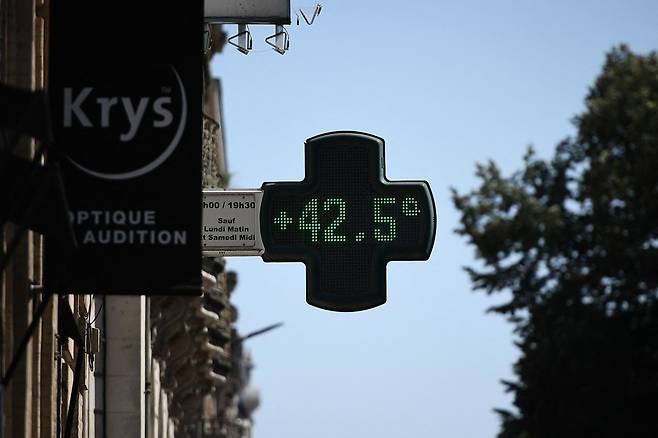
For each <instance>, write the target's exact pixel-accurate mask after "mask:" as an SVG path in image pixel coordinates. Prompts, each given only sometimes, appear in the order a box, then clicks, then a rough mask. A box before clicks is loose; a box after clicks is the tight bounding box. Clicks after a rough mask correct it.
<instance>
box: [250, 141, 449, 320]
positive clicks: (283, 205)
mask: <svg viewBox="0 0 658 438" xmlns="http://www.w3.org/2000/svg"><path fill="white" fill-rule="evenodd" d="M262 189H263V192H264V193H263V202H262V208H261V232H262V237H263V244H264V246H265V254H264V255H263V259H264V260H265V261H267V262H289V261H300V262H304V263H305V264H306V300H307V302H308V303H309V304H311V305H313V306H316V307H321V308H324V309H329V310H338V311H355V310H364V309H369V308H371V307H375V306H378V305H380V304H383V303H384V302H385V301H386V264H387V263H388V262H389V261H392V260H427V259H428V258H429V256H430V253H431V251H432V246H433V244H434V234H435V229H436V213H435V207H434V200H433V198H432V193H431V191H430V187H429V184H428V183H427V182H425V181H396V182H391V181H388V180H387V179H386V176H385V172H384V140H383V139H381V138H379V137H375V136H373V135H370V134H365V133H359V132H332V133H326V134H321V135H318V136H315V137H313V138H310V139H308V140H307V141H306V176H305V178H304V180H303V181H301V182H272V183H265V184H263V187H262Z"/></svg>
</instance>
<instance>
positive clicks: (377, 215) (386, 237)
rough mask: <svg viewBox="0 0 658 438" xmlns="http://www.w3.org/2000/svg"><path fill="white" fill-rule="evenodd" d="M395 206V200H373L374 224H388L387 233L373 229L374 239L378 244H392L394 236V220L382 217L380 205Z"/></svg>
mask: <svg viewBox="0 0 658 438" xmlns="http://www.w3.org/2000/svg"><path fill="white" fill-rule="evenodd" d="M387 204H395V198H375V199H374V222H375V224H388V233H383V232H382V230H380V229H378V228H375V239H377V241H378V242H392V241H393V239H395V235H396V224H395V219H393V218H392V217H391V216H384V215H382V205H387Z"/></svg>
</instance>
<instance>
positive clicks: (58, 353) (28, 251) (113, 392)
mask: <svg viewBox="0 0 658 438" xmlns="http://www.w3.org/2000/svg"><path fill="white" fill-rule="evenodd" d="M48 5H49V3H48V1H45V2H42V1H40V0H2V1H1V2H0V83H2V84H6V85H11V86H14V87H19V88H22V89H26V90H39V89H46V88H47V85H48V76H47V71H48V68H47V66H48V16H49V6H48ZM208 34H209V36H211V37H212V38H210V39H209V41H210V42H211V43H210V45H209V47H206V53H207V57H206V63H207V62H208V61H209V59H210V57H211V56H212V55H213V54H214V53H217V52H219V51H221V49H222V47H223V45H224V41H225V37H224V34H223V33H222V32H221V29H220V28H219V27H212V28H209V29H208ZM200 49H202V48H200ZM200 67H203V68H204V70H205V72H206V74H205V93H206V95H205V96H204V101H205V104H204V126H203V129H204V131H203V144H202V145H199V146H200V154H199V159H201V160H202V162H203V170H204V172H203V178H202V181H201V184H202V186H203V187H207V188H221V187H225V186H226V180H227V178H226V175H227V169H226V160H225V153H224V141H223V134H222V117H221V89H220V83H219V81H218V80H217V79H213V78H211V77H210V74H209V73H208V68H207V65H205V66H200ZM2 104H3V103H2V102H1V101H0V105H2ZM0 128H2V127H0ZM12 134H13V133H12V132H11V131H10V130H8V129H5V128H3V135H2V136H0V137H1V138H0V142H2V143H1V144H2V148H3V149H4V148H6V147H7V143H8V142H7V138H8V137H11V136H12ZM37 145H38V144H37V142H36V141H35V140H34V139H31V138H29V137H21V138H20V141H19V143H18V144H17V147H16V149H15V150H14V152H13V153H14V154H16V155H19V156H22V157H25V158H31V157H32V156H33V154H34V153H35V149H36V146H37ZM1 170H2V168H1V167H0V171H1ZM3 190H9V189H8V188H6V187H5V188H3ZM17 228H18V227H17V226H16V225H14V224H12V223H10V222H9V223H7V224H6V225H5V227H4V230H3V234H2V242H3V245H4V246H3V248H4V250H7V245H8V244H9V242H11V241H12V238H13V236H14V235H15V234H16V233H17ZM18 242H19V243H18V246H17V248H16V251H15V253H14V254H13V256H12V258H11V261H10V263H9V265H8V266H7V268H6V269H5V271H4V273H3V275H2V281H1V284H0V286H1V289H0V330H1V333H0V339H1V342H2V344H1V345H0V371H2V375H3V377H4V376H5V375H6V374H7V372H8V371H9V370H8V368H9V367H10V365H11V364H12V363H13V362H15V363H16V364H17V365H16V366H15V367H14V368H13V372H12V376H11V379H8V380H7V381H6V382H3V383H4V384H3V385H2V386H1V387H0V390H1V391H2V393H1V395H0V399H1V401H2V406H1V408H0V434H1V437H2V438H5V437H6V438H37V437H39V438H40V437H52V438H60V437H80V438H95V437H97V438H105V437H120V438H132V437H135V438H137V437H139V438H142V437H145V438H146V437H148V438H155V437H167V438H171V437H249V436H251V425H252V421H251V419H250V413H251V410H253V408H254V407H255V406H257V404H258V400H257V398H255V397H253V396H251V397H246V396H245V394H244V388H245V387H246V385H247V382H248V379H249V370H250V369H251V366H252V365H251V360H250V358H249V357H248V355H247V354H246V353H245V352H244V350H243V348H242V339H241V337H240V336H239V334H238V332H237V330H236V328H235V321H236V319H237V309H236V308H235V306H233V305H232V304H231V301H230V297H231V293H232V291H233V290H234V288H235V287H236V283H237V276H236V274H235V273H233V272H229V271H227V270H226V266H225V265H226V263H225V260H223V259H222V258H214V257H213V258H204V259H203V272H200V273H199V275H201V276H202V278H203V295H202V296H199V297H180V296H157V297H156V296H153V297H149V296H146V295H143V296H102V295H73V294H71V295H60V296H52V297H46V296H45V295H44V294H43V293H42V292H43V289H42V287H41V285H42V284H43V263H42V261H43V237H42V236H41V235H39V234H38V233H36V232H32V231H28V232H27V233H25V235H24V236H23V237H22V238H21V239H20V240H19V241H18ZM154 275H157V273H156V274H154ZM145 292H148V291H145ZM45 300H47V301H45ZM44 301H45V302H44ZM41 310H43V314H42V315H40V317H39V315H38V312H40V311H41ZM35 320H38V321H39V322H38V324H36V325H35V329H34V331H33V333H32V336H31V337H30V341H29V343H27V345H26V348H25V349H24V351H22V352H21V354H19V355H16V353H17V350H20V346H21V342H22V340H23V339H24V338H25V334H26V333H27V332H28V329H29V327H30V324H31V323H32V322H33V321H35ZM15 357H19V358H20V359H19V360H18V361H14V358H15Z"/></svg>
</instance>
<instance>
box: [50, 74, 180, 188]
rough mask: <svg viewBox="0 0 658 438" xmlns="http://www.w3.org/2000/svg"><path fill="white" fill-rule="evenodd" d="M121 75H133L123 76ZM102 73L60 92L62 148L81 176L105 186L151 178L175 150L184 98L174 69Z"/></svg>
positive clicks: (177, 143) (60, 140) (178, 77)
mask: <svg viewBox="0 0 658 438" xmlns="http://www.w3.org/2000/svg"><path fill="white" fill-rule="evenodd" d="M125 70H131V71H130V72H126V71H125ZM125 70H124V71H111V70H108V71H104V72H103V73H102V74H100V75H98V76H95V78H94V80H91V81H90V80H89V79H87V80H85V86H83V87H64V88H63V90H62V99H61V102H62V107H61V110H62V113H61V125H60V126H61V127H62V130H61V131H60V132H61V134H62V135H61V136H60V139H59V144H60V147H64V148H65V150H64V151H63V152H64V154H65V155H66V156H67V158H68V159H69V161H70V162H71V163H73V165H75V167H77V168H78V169H79V170H80V171H82V172H84V173H86V174H88V175H92V176H95V177H97V178H102V179H108V180H125V179H130V178H136V177H139V176H142V175H145V174H147V173H150V172H152V171H154V170H155V169H157V168H158V166H160V165H161V164H162V163H164V162H165V161H166V160H167V159H168V158H169V157H170V156H171V155H172V154H173V153H174V151H175V150H176V148H177V147H178V145H179V143H180V142H181V139H182V137H183V132H184V131H185V123H186V118H187V98H186V95H185V88H184V86H183V81H182V80H181V78H180V75H179V74H178V72H177V71H176V69H175V68H174V67H173V66H162V67H148V68H134V69H125Z"/></svg>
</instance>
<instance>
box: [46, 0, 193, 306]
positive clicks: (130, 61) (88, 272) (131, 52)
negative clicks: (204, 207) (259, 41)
mask: <svg viewBox="0 0 658 438" xmlns="http://www.w3.org/2000/svg"><path fill="white" fill-rule="evenodd" d="M50 5H51V15H50V33H49V41H50V51H49V76H48V91H49V93H50V97H51V102H52V114H53V125H54V139H55V144H54V150H53V151H52V153H51V154H50V155H49V158H50V159H53V160H58V161H59V162H60V163H61V167H62V173H63V179H64V185H65V189H66V193H67V196H68V201H69V207H70V212H69V216H70V219H71V221H72V224H73V227H74V231H75V235H76V240H77V243H78V247H77V249H76V251H75V253H74V254H73V256H72V259H71V262H70V266H69V269H68V275H67V276H66V278H60V279H58V281H57V284H56V289H57V290H55V292H61V293H64V292H72V293H92V292H93V293H96V294H98V293H112V294H135V293H139V294H163V293H194V294H198V293H200V271H201V265H200V263H201V260H200V259H201V247H200V242H201V237H200V224H201V210H200V208H199V205H201V141H202V115H201V107H202V103H201V99H202V86H203V85H202V82H203V78H202V70H203V69H202V66H203V62H204V61H203V58H202V41H203V1H202V0H189V1H185V2H182V3H181V2H162V1H155V0H139V1H121V0H118V1H111V2H96V1H88V0H53V1H52V2H51V3H50ZM46 244H47V242H46ZM62 262H63V259H62V258H60V257H59V254H58V253H57V250H55V249H52V248H50V247H48V245H47V246H46V276H47V281H48V273H49V272H52V271H53V266H54V265H57V264H58V263H62ZM51 281H52V278H51Z"/></svg>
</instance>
